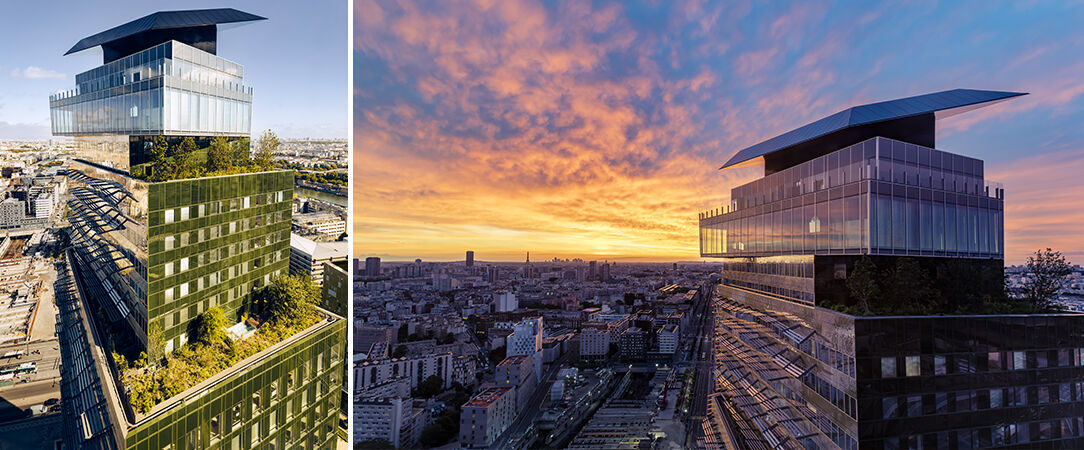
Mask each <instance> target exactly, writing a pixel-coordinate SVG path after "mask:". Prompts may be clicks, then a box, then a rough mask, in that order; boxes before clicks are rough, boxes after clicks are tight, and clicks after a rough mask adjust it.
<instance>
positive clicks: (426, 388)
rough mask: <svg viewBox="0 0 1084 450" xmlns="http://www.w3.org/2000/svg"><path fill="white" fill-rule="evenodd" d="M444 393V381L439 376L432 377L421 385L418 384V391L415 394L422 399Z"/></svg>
mask: <svg viewBox="0 0 1084 450" xmlns="http://www.w3.org/2000/svg"><path fill="white" fill-rule="evenodd" d="M443 391H444V380H443V379H441V378H440V377H439V376H437V375H430V376H429V377H428V378H426V379H425V380H422V382H421V383H418V389H416V390H415V393H416V394H417V396H418V397H421V398H432V397H433V396H434V395H437V394H439V393H441V392H443Z"/></svg>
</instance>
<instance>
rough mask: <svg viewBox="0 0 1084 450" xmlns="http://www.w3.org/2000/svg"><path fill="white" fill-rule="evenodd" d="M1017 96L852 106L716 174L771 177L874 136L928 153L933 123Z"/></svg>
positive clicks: (982, 94)
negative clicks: (748, 171)
mask: <svg viewBox="0 0 1084 450" xmlns="http://www.w3.org/2000/svg"><path fill="white" fill-rule="evenodd" d="M1021 95H1027V94H1026V93H1023V92H1000V91H979V90H974V89H953V90H950V91H942V92H935V93H932V94H925V95H919V96H915V97H907V98H901V99H897V100H889V101H885V102H880V103H871V104H868V105H862V106H855V107H852V108H848V109H845V110H843V111H840V112H838V113H835V114H832V115H830V116H828V117H825V118H823V119H820V120H818V121H816V122H813V123H810V124H807V125H805V126H802V127H800V128H796V129H794V130H791V131H788V132H786V133H783V134H781V135H779V136H776V137H773V138H771V139H768V140H766V141H764V142H761V143H759V144H756V145H754V146H752V147H748V148H745V149H742V150H741V151H739V152H738V153H737V154H735V155H734V156H733V157H731V158H730V160H729V161H727V162H726V164H723V166H722V167H720V169H728V168H738V167H747V166H753V165H758V164H765V168H766V171H767V172H774V171H776V170H781V169H782V168H785V167H786V166H789V165H793V164H795V163H798V162H803V161H807V160H810V159H813V158H816V157H817V156H820V154H822V153H824V152H827V151H834V150H837V149H839V148H843V147H845V146H847V145H851V144H853V143H857V142H861V141H862V140H865V139H868V138H870V137H874V136H877V135H880V136H884V137H890V138H893V139H901V140H906V141H910V142H914V143H916V144H919V145H925V146H929V147H933V146H934V143H933V134H934V124H933V122H934V121H936V120H938V119H943V118H945V117H951V116H954V115H956V114H960V113H963V112H967V111H970V110H973V109H976V108H981V107H983V106H988V105H992V104H994V103H998V102H1002V101H1005V100H1008V99H1010V98H1013V97H1018V96H1021ZM852 141H853V142H852ZM818 144H820V145H819V146H820V147H823V148H820V149H817V148H816V147H818ZM818 150H819V151H818ZM773 160H774V161H775V162H776V164H770V161H773ZM769 166H774V167H769Z"/></svg>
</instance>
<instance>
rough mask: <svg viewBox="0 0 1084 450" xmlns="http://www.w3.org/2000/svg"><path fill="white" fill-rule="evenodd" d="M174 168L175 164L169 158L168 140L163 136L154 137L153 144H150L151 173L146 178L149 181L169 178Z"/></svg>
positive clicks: (174, 170) (172, 174) (171, 177)
mask: <svg viewBox="0 0 1084 450" xmlns="http://www.w3.org/2000/svg"><path fill="white" fill-rule="evenodd" d="M176 170H177V167H176V165H175V164H174V163H173V160H172V159H170V158H169V142H166V138H165V136H158V137H156V138H154V145H152V146H151V164H150V171H151V173H150V175H149V176H148V177H147V179H149V180H150V181H167V180H171V179H173V176H174V172H176Z"/></svg>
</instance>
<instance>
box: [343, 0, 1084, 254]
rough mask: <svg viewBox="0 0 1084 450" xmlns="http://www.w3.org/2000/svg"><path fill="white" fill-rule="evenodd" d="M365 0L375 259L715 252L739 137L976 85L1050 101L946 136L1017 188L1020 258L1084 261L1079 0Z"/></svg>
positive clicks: (358, 56) (358, 64) (1000, 109)
mask: <svg viewBox="0 0 1084 450" xmlns="http://www.w3.org/2000/svg"><path fill="white" fill-rule="evenodd" d="M355 11H356V12H355V15H356V17H355V20H356V21H357V22H356V23H357V24H359V26H358V27H357V29H356V30H355V39H354V48H355V50H354V65H355V67H354V71H355V95H356V100H355V102H356V103H355V106H354V108H355V110H354V111H355V112H354V116H355V128H354V133H355V135H354V141H355V149H356V150H355V154H354V157H355V158H364V159H365V160H366V161H367V163H366V164H364V165H360V164H359V165H356V166H355V169H354V170H355V176H356V177H358V178H357V179H359V180H364V181H362V182H359V188H358V189H356V191H355V197H354V202H355V203H354V205H355V219H354V220H355V228H354V236H355V239H354V241H355V244H354V246H355V252H356V254H357V255H358V256H362V255H365V256H381V257H382V258H384V259H388V260H413V259H414V258H422V259H423V260H434V259H437V260H458V259H461V258H462V252H463V251H464V250H466V249H468V248H469V249H473V250H475V251H476V252H477V253H478V255H479V257H478V258H479V260H493V261H522V255H523V254H524V252H525V250H526V248H527V247H530V248H532V249H537V250H535V251H533V252H532V253H535V252H537V254H538V258H539V259H540V260H541V259H549V258H552V257H553V256H560V257H562V258H566V257H567V258H576V257H580V258H583V259H585V260H586V259H600V260H601V259H607V258H608V259H611V260H641V261H645V260H651V261H680V260H697V259H699V258H697V242H696V232H695V229H696V222H695V221H696V214H697V212H699V211H701V210H708V209H711V208H718V207H720V206H722V205H725V204H727V203H728V198H727V194H726V192H727V189H722V187H728V186H735V185H739V184H743V183H745V182H747V181H750V180H752V179H754V178H755V176H756V169H741V170H736V171H731V172H733V173H726V172H719V171H717V170H716V169H717V168H718V167H719V166H721V165H722V164H723V162H725V161H726V160H727V159H729V157H730V156H732V155H733V154H734V153H735V152H736V151H737V150H739V149H741V148H744V147H746V146H748V145H751V144H754V143H756V142H759V141H761V140H763V139H766V138H768V137H770V136H773V135H775V134H778V133H779V132H781V131H783V130H786V129H789V128H793V127H794V126H797V125H800V124H802V123H805V122H808V121H809V120H812V119H814V118H816V117H821V116H825V115H829V114H832V113H835V112H837V111H840V110H843V109H845V108H847V107H849V106H851V105H854V104H862V103H869V102H876V101H883V100H887V99H890V98H898V97H905V96H909V95H915V94H920V93H923V92H935V91H941V90H947V89H954V88H958V87H965V86H966V87H975V88H979V89H993V90H1006V91H1020V92H1029V93H1030V94H1031V95H1029V96H1026V97H1025V98H1024V99H1022V100H1019V101H1017V102H1011V103H1010V104H1004V105H995V106H992V107H989V108H986V109H984V110H982V111H978V112H976V113H973V114H971V115H964V116H960V117H954V118H950V119H947V120H945V121H943V122H942V123H940V124H939V128H938V130H937V137H938V140H939V143H940V144H939V146H940V147H941V148H943V149H945V150H947V151H951V152H954V153H957V154H961V155H965V156H969V157H975V158H981V159H983V160H985V161H986V163H987V166H986V175H987V178H988V179H991V180H994V181H999V182H1002V183H1004V184H1005V189H1006V196H1007V198H1009V199H1010V200H1012V201H1010V202H1009V204H1008V205H1007V207H1006V218H1005V234H1006V250H1005V251H1006V254H1005V258H1006V264H1020V263H1023V262H1024V261H1025V259H1026V257H1027V256H1028V255H1030V254H1031V253H1032V252H1034V251H1035V250H1037V249H1039V248H1045V247H1052V248H1054V249H1056V250H1060V251H1062V252H1063V253H1064V254H1065V255H1066V256H1067V257H1069V258H1070V260H1079V259H1080V257H1081V256H1084V249H1082V248H1080V245H1079V243H1077V242H1075V240H1074V236H1077V235H1079V231H1080V230H1079V226H1078V225H1077V223H1079V219H1080V217H1079V215H1080V214H1081V213H1080V212H1079V211H1078V210H1077V208H1075V207H1074V205H1075V201H1074V199H1073V198H1072V194H1071V192H1075V191H1079V190H1080V189H1079V188H1080V187H1082V183H1084V181H1081V180H1079V179H1078V178H1077V177H1075V176H1074V174H1076V173H1080V171H1081V169H1084V166H1081V164H1082V163H1081V162H1080V161H1082V160H1084V159H1082V158H1081V156H1084V133H1082V132H1081V131H1079V130H1078V129H1077V128H1078V127H1075V126H1073V125H1072V124H1073V123H1075V122H1078V121H1079V119H1080V118H1081V117H1084V97H1081V94H1082V93H1084V83H1082V82H1081V81H1080V80H1081V79H1084V78H1082V77H1080V75H1081V74H1082V73H1084V65H1082V64H1080V63H1069V64H1064V61H1074V58H1073V57H1072V52H1073V50H1072V49H1073V48H1074V46H1077V45H1079V43H1081V42H1084V34H1082V33H1081V32H1080V31H1078V30H1076V29H1074V27H1073V26H1072V23H1073V22H1075V19H1074V18H1079V17H1082V16H1084V10H1082V8H1081V7H1080V6H1072V5H1058V6H1053V5H1030V6H1027V7H1025V6H1015V5H1011V6H1004V7H1000V8H994V9H990V8H987V7H985V6H976V5H940V6H937V7H930V6H927V5H909V6H885V7H881V8H880V9H862V8H856V7H853V6H850V5H832V6H817V5H810V4H803V5H797V6H794V7H770V8H764V9H759V8H752V9H751V8H749V7H738V8H731V9H724V8H723V7H722V6H720V5H713V6H710V7H709V6H704V7H700V6H698V5H694V4H676V5H654V6H645V5H640V4H632V5H626V4H615V3H607V4H603V5H598V6H597V7H596V8H595V9H594V10H591V9H589V8H587V7H579V6H577V7H573V6H568V5H561V6H537V5H535V4H534V3H527V2H522V3H521V2H509V3H504V4H501V5H498V6H493V7H491V8H485V7H477V8H475V7H469V6H446V5H442V6H439V7H432V8H430V7H424V8H423V7H419V6H418V5H415V4H411V3H408V4H403V5H398V6H393V5H389V4H386V3H384V2H369V1H365V2H360V4H359V5H357V6H356V7H355ZM362 12H364V14H362ZM900 18H904V19H902V20H900ZM1010 22H1011V24H1012V26H1008V24H1009V23H1010ZM420 29H427V30H435V31H431V32H430V33H426V34H420V33H416V32H412V31H414V30H420ZM843 86H846V88H845V89H844V88H843ZM963 131H966V133H961V132H963ZM962 134H966V135H967V136H968V138H967V139H963V138H962V137H961V135H962ZM403 168H410V170H402V169H403Z"/></svg>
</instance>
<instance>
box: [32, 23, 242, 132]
mask: <svg viewBox="0 0 1084 450" xmlns="http://www.w3.org/2000/svg"><path fill="white" fill-rule="evenodd" d="M75 82H76V87H75V88H74V89H72V90H70V91H66V92H62V93H59V94H56V95H53V96H51V97H50V98H49V106H50V109H51V114H52V124H53V134H54V135H57V136H82V135H88V134H127V135H155V136H157V135H187V134H192V133H197V134H200V135H207V134H211V133H213V134H214V135H235V136H245V135H248V134H249V130H250V128H251V116H252V88H250V87H247V86H245V85H244V68H243V67H242V66H241V65H240V64H237V63H235V62H232V61H229V60H227V59H225V58H222V57H219V56H217V55H212V54H210V53H207V52H205V51H203V50H200V49H197V48H195V47H192V46H189V45H187V44H184V43H181V42H177V41H169V42H164V43H162V44H159V45H156V46H154V47H151V48H149V49H146V50H143V51H141V52H139V53H135V54H132V55H129V56H126V57H124V58H121V59H118V60H116V61H113V62H111V63H108V64H105V65H103V66H100V67H97V68H95V69H92V70H89V71H86V72H83V73H81V74H78V75H76V76H75Z"/></svg>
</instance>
